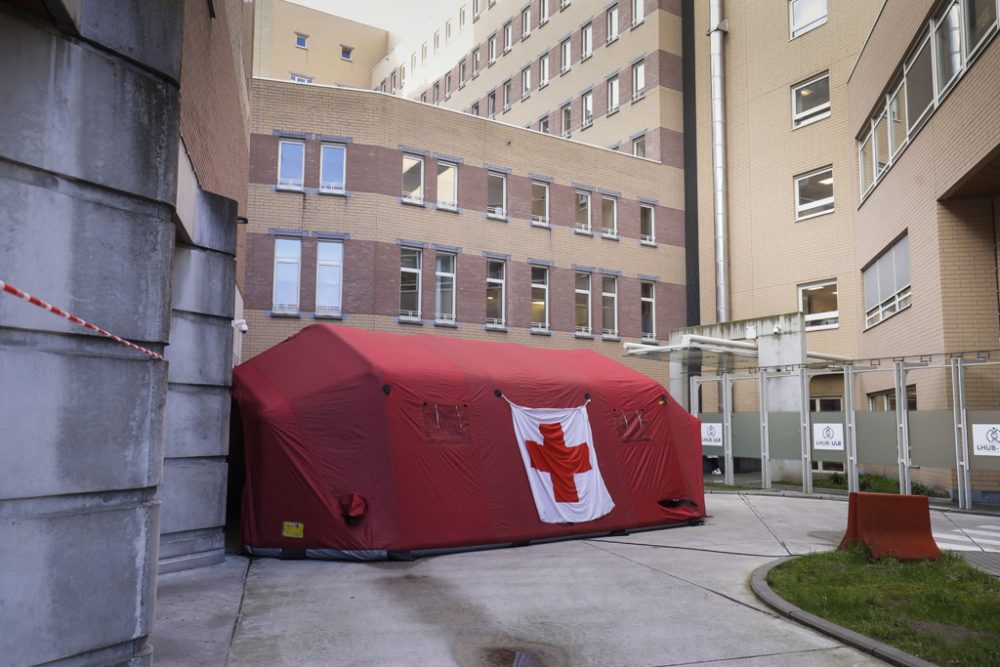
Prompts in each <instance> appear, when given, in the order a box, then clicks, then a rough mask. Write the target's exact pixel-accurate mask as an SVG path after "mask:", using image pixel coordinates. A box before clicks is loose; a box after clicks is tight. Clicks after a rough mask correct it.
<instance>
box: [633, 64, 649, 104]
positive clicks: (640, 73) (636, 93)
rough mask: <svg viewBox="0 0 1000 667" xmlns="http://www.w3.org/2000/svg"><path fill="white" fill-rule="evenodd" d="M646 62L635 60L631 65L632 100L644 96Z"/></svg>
mask: <svg viewBox="0 0 1000 667" xmlns="http://www.w3.org/2000/svg"><path fill="white" fill-rule="evenodd" d="M645 88H646V63H645V62H637V63H633V65H632V101H633V102H634V101H636V100H641V99H642V98H643V97H645V96H646V93H645V90H644V89H645Z"/></svg>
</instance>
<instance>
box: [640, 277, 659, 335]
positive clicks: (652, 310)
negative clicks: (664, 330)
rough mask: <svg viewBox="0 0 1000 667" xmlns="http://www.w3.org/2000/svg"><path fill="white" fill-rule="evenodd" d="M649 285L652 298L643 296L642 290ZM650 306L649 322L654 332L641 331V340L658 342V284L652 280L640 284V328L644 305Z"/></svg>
mask: <svg viewBox="0 0 1000 667" xmlns="http://www.w3.org/2000/svg"><path fill="white" fill-rule="evenodd" d="M646 285H649V288H650V296H648V297H647V296H643V295H642V288H643V287H644V286H646ZM646 303H648V304H649V322H650V324H652V325H653V330H652V331H641V332H640V334H639V337H640V339H641V340H656V283H655V282H653V281H652V280H643V281H640V283H639V328H640V329H641V328H642V305H643V304H646Z"/></svg>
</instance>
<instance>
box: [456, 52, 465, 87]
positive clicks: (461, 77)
mask: <svg viewBox="0 0 1000 667" xmlns="http://www.w3.org/2000/svg"><path fill="white" fill-rule="evenodd" d="M465 70H466V67H465V59H464V58H463V59H462V62H460V63H458V87H459V88H464V87H465Z"/></svg>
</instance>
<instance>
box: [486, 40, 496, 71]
mask: <svg viewBox="0 0 1000 667" xmlns="http://www.w3.org/2000/svg"><path fill="white" fill-rule="evenodd" d="M486 46H487V49H486V55H487V56H488V59H487V61H486V65H487V66H489V65H492V64H493V63H495V62H496V61H497V36H496V33H494V34H492V35H490V38H489V39H488V40H487V42H486Z"/></svg>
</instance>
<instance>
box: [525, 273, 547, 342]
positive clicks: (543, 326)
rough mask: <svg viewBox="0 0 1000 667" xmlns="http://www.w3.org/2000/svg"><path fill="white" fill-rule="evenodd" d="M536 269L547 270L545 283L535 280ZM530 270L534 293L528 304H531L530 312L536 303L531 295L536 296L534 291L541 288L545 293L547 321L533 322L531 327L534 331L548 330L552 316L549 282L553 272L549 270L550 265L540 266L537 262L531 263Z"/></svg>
mask: <svg viewBox="0 0 1000 667" xmlns="http://www.w3.org/2000/svg"><path fill="white" fill-rule="evenodd" d="M535 269H540V270H542V271H544V272H545V283H544V284H543V283H536V282H535V276H534V275H533V274H534V272H535ZM529 271H530V280H531V292H532V294H530V295H529V304H528V305H529V312H530V307H531V306H532V305H534V302H533V301H532V300H531V298H530V297H533V296H534V294H533V293H534V291H535V290H536V289H540V290H542V291H543V292H544V294H545V296H544V301H543V305H544V307H545V321H544V322H531V329H532V330H533V331H548V330H549V321H550V318H549V282H551V278H552V272H551V271H550V270H549V267H547V266H539V265H536V264H532V265H530V266H529Z"/></svg>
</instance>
